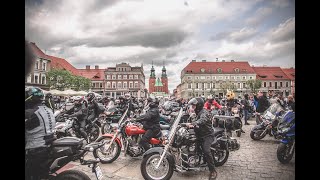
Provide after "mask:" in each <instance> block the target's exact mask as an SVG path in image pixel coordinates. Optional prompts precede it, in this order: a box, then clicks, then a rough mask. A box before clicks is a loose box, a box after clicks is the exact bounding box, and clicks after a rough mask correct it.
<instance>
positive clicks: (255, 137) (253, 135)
mask: <svg viewBox="0 0 320 180" xmlns="http://www.w3.org/2000/svg"><path fill="white" fill-rule="evenodd" d="M263 131H264V130H257V131H251V132H250V137H251V139H253V140H260V139H262V138H264V137H265V136H266V135H267V133H263ZM262 133H263V134H262Z"/></svg>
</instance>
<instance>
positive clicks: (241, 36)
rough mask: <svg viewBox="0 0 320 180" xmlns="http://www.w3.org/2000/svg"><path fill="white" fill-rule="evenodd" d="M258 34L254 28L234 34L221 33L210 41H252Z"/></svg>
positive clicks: (243, 29) (244, 29) (237, 31)
mask: <svg viewBox="0 0 320 180" xmlns="http://www.w3.org/2000/svg"><path fill="white" fill-rule="evenodd" d="M256 34H257V30H256V29H254V28H246V27H245V28H242V29H240V30H236V31H233V32H221V33H218V34H217V35H215V36H213V37H211V38H210V40H230V41H233V42H238V43H240V42H243V41H246V40H249V39H251V38H252V37H253V36H255V35H256Z"/></svg>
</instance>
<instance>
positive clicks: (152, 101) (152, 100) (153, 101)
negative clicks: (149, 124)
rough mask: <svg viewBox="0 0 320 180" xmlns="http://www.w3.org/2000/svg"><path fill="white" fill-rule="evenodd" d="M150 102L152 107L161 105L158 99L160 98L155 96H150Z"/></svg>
mask: <svg viewBox="0 0 320 180" xmlns="http://www.w3.org/2000/svg"><path fill="white" fill-rule="evenodd" d="M148 103H149V107H151V108H153V107H158V106H159V100H158V98H155V97H153V98H152V97H149V98H148Z"/></svg>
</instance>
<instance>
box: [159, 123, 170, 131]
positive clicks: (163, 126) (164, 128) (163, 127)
mask: <svg viewBox="0 0 320 180" xmlns="http://www.w3.org/2000/svg"><path fill="white" fill-rule="evenodd" d="M160 128H161V129H162V130H169V129H170V125H163V124H160Z"/></svg>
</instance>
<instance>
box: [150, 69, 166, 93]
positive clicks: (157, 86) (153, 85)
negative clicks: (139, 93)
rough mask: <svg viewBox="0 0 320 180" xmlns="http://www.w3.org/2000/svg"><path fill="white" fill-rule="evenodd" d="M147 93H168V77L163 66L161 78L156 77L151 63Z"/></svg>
mask: <svg viewBox="0 0 320 180" xmlns="http://www.w3.org/2000/svg"><path fill="white" fill-rule="evenodd" d="M149 93H150V94H152V93H153V94H161V95H169V86H168V77H167V70H166V68H165V66H163V68H162V73H161V80H160V78H156V75H155V69H154V67H153V65H152V68H151V73H150V77H149Z"/></svg>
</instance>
